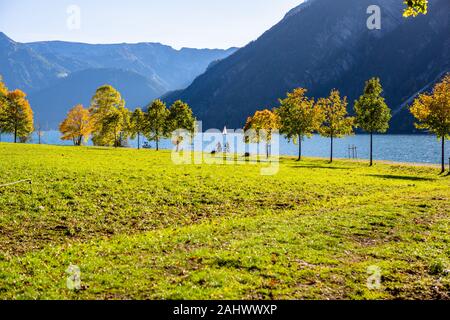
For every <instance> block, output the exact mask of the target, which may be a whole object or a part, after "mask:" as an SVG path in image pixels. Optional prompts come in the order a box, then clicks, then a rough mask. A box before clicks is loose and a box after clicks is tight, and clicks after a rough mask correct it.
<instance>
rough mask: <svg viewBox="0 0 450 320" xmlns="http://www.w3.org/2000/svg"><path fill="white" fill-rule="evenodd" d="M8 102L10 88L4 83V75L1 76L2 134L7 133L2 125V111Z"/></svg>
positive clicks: (0, 116) (0, 130)
mask: <svg viewBox="0 0 450 320" xmlns="http://www.w3.org/2000/svg"><path fill="white" fill-rule="evenodd" d="M7 103H8V88H7V87H6V85H5V84H4V83H3V79H2V76H0V135H1V134H2V133H5V132H4V130H3V126H2V122H1V121H2V114H1V112H2V111H4V110H6V104H7Z"/></svg>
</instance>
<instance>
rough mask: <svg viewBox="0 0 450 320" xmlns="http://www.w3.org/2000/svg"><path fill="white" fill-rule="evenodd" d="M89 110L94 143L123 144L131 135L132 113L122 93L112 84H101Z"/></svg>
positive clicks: (104, 144)
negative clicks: (126, 105)
mask: <svg viewBox="0 0 450 320" xmlns="http://www.w3.org/2000/svg"><path fill="white" fill-rule="evenodd" d="M89 112H90V115H91V119H92V124H93V134H92V141H93V142H94V144H95V145H98V146H114V147H120V146H123V144H124V143H125V142H126V140H127V138H128V136H129V135H130V132H129V128H130V123H129V121H130V114H129V110H127V109H126V108H125V101H124V100H123V99H122V96H121V95H120V93H119V92H118V91H117V90H116V89H114V88H113V87H112V86H110V85H104V86H101V87H100V88H98V89H97V91H96V93H95V95H94V97H93V98H92V101H91V106H90V108H89Z"/></svg>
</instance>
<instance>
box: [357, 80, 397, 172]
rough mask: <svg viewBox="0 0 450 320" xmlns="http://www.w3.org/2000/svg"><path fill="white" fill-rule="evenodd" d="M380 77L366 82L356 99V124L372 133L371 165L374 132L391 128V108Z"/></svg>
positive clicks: (371, 161) (371, 162) (381, 131)
mask: <svg viewBox="0 0 450 320" xmlns="http://www.w3.org/2000/svg"><path fill="white" fill-rule="evenodd" d="M382 93H383V88H382V86H381V83H380V79H379V78H372V79H370V80H369V81H367V82H366V86H365V88H364V94H363V95H362V96H360V97H359V99H358V100H356V101H355V114H356V125H357V127H359V128H361V129H362V130H364V131H366V132H368V133H369V134H370V166H372V165H373V134H374V133H385V132H386V131H387V130H388V129H389V121H390V120H391V118H392V116H391V110H390V109H389V107H388V106H387V104H386V102H385V100H384V98H383V96H382Z"/></svg>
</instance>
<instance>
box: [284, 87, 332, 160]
mask: <svg viewBox="0 0 450 320" xmlns="http://www.w3.org/2000/svg"><path fill="white" fill-rule="evenodd" d="M306 92H307V90H306V89H303V88H298V89H294V91H292V92H290V93H288V94H287V97H286V98H285V99H282V100H280V107H279V108H278V109H277V110H276V113H277V114H278V116H279V117H280V125H281V126H280V132H281V133H282V134H284V135H285V136H286V138H288V139H289V141H291V140H292V141H294V143H298V160H297V161H300V160H301V159H302V141H303V139H304V138H305V137H307V138H310V137H311V136H312V135H313V133H314V132H315V131H317V130H318V129H319V127H320V124H321V123H322V121H323V114H322V112H321V110H320V109H319V108H317V106H316V105H315V103H314V99H309V98H308V97H306V96H305V94H306Z"/></svg>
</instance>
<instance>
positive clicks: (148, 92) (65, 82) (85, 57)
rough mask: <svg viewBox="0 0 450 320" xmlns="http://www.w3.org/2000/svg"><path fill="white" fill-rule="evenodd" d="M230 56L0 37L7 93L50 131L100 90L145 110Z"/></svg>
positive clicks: (0, 59)
mask: <svg viewBox="0 0 450 320" xmlns="http://www.w3.org/2000/svg"><path fill="white" fill-rule="evenodd" d="M236 50H237V49H236V48H230V49H228V50H221V49H190V48H182V49H181V50H175V49H173V48H172V47H169V46H166V45H162V44H159V43H137V44H127V43H123V44H85V43H72V42H63V41H46V42H34V43H18V42H15V41H13V40H12V39H10V38H9V37H7V36H6V35H5V34H4V33H1V32H0V75H2V76H3V79H4V81H5V83H6V85H7V86H8V87H9V88H10V89H16V88H18V89H21V90H24V91H25V92H26V93H27V94H28V96H29V100H30V103H31V105H32V107H33V110H34V111H35V116H36V118H37V119H38V121H39V122H42V125H46V126H48V127H49V128H56V127H57V125H58V123H59V122H60V121H61V120H62V119H63V118H64V116H65V114H66V113H67V111H68V110H69V109H70V108H71V107H72V106H73V105H75V104H78V103H82V104H85V105H89V102H90V99H91V97H92V95H93V94H94V93H95V90H96V88H97V87H99V86H101V85H103V84H111V85H113V86H114V87H116V88H117V89H118V90H119V91H120V92H121V93H122V95H123V97H124V99H125V100H126V102H127V106H128V107H129V108H131V109H133V108H135V107H137V106H145V105H147V104H148V103H149V102H150V101H151V100H153V99H155V98H157V97H159V96H161V95H163V94H164V93H166V92H168V91H172V90H176V89H181V88H185V87H186V86H188V85H189V84H190V83H191V82H192V81H193V80H194V79H195V78H196V77H197V76H198V75H200V74H202V73H203V72H205V70H206V69H207V68H208V66H209V65H210V64H212V63H217V61H218V60H220V59H223V58H226V57H227V56H229V55H230V54H232V53H234V52H235V51H236Z"/></svg>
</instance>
